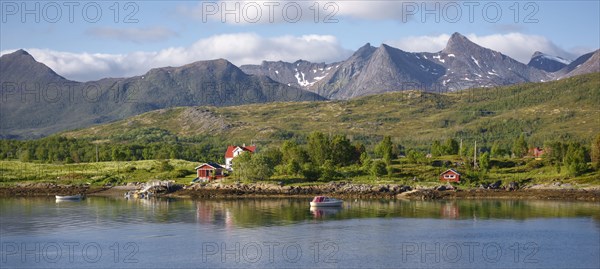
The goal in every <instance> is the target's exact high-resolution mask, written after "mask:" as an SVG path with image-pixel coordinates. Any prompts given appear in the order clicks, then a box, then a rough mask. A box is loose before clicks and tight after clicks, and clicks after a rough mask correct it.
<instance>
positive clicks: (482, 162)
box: [479, 152, 490, 171]
mask: <svg viewBox="0 0 600 269" xmlns="http://www.w3.org/2000/svg"><path fill="white" fill-rule="evenodd" d="M479 167H481V169H483V170H484V171H487V170H489V169H490V154H489V153H488V152H484V153H483V154H481V157H479Z"/></svg>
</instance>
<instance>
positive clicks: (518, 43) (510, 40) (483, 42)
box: [388, 33, 579, 63]
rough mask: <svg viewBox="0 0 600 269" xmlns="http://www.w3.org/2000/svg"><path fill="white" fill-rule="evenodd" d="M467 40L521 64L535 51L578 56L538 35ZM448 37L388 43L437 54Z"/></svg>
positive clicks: (572, 56) (505, 35) (425, 37)
mask: <svg viewBox="0 0 600 269" xmlns="http://www.w3.org/2000/svg"><path fill="white" fill-rule="evenodd" d="M465 36H466V37H467V38H468V39H469V40H471V41H473V42H474V43H476V44H479V45H480V46H482V47H486V48H490V49H493V50H495V51H499V52H502V53H503V54H506V55H508V56H510V57H511V58H513V59H515V60H518V61H520V62H522V63H528V62H529V60H530V58H531V56H532V55H533V53H534V52H535V51H541V52H544V53H547V54H550V55H555V56H560V57H563V58H566V59H575V58H576V57H577V56H579V53H577V52H576V51H572V52H571V51H567V50H565V49H562V48H560V47H559V46H557V45H556V44H554V43H553V42H552V41H550V40H549V39H547V38H545V37H543V36H539V35H528V34H522V33H507V34H493V35H476V34H468V35H465ZM449 38H450V35H448V34H441V35H437V36H411V37H405V38H402V39H400V40H393V41H389V42H388V43H389V44H390V45H392V46H395V47H397V48H399V49H402V50H406V51H412V52H424V51H425V52H437V51H440V50H442V49H443V48H444V47H445V46H446V43H447V42H448V39H449Z"/></svg>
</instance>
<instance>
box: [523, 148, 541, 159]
mask: <svg viewBox="0 0 600 269" xmlns="http://www.w3.org/2000/svg"><path fill="white" fill-rule="evenodd" d="M544 153H545V152H544V150H543V149H541V148H539V147H535V148H530V149H529V151H528V152H527V154H528V155H529V156H531V157H533V158H536V159H538V158H541V157H542V155H544Z"/></svg>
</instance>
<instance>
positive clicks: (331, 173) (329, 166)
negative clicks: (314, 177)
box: [320, 160, 336, 181]
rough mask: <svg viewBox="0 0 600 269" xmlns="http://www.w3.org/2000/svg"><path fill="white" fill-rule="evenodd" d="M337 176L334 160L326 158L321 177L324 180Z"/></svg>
mask: <svg viewBox="0 0 600 269" xmlns="http://www.w3.org/2000/svg"><path fill="white" fill-rule="evenodd" d="M335 177H336V172H335V168H334V167H333V162H332V161H331V160H326V161H325V163H323V165H321V177H320V179H321V180H322V181H331V180H333V179H334V178H335Z"/></svg>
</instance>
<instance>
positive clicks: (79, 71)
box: [0, 33, 352, 81]
mask: <svg viewBox="0 0 600 269" xmlns="http://www.w3.org/2000/svg"><path fill="white" fill-rule="evenodd" d="M26 50H27V51H28V52H29V53H30V54H31V55H32V56H33V57H34V58H35V59H36V60H37V61H39V62H42V63H44V64H46V65H47V66H49V67H50V68H52V69H53V70H54V71H56V72H57V73H58V74H60V75H62V76H64V77H66V78H68V79H73V80H78V81H87V80H95V79H100V78H104V77H128V76H134V75H141V74H144V73H145V72H147V71H148V70H149V69H151V68H156V67H164V66H181V65H185V64H188V63H191V62H195V61H201V60H212V59H218V58H223V59H227V60H229V61H230V62H232V63H234V64H236V65H238V66H239V65H243V64H259V63H261V62H262V61H263V60H271V61H279V60H282V61H290V62H293V61H296V60H298V59H304V60H308V61H313V62H332V61H338V60H342V59H345V58H346V57H348V56H349V55H350V54H351V53H352V52H351V51H348V50H345V49H343V48H342V47H341V46H340V44H339V42H338V40H337V38H336V37H334V36H329V35H304V36H291V35H286V36H278V37H269V38H267V37H262V36H259V35H257V34H253V33H238V34H224V35H215V36H211V37H208V38H205V39H200V40H198V41H196V42H195V43H193V44H192V45H190V46H188V47H170V48H166V49H162V50H160V51H154V52H143V51H138V52H131V53H127V54H100V53H71V52H62V51H54V50H48V49H37V48H32V49H26ZM13 51H14V50H12V51H1V52H0V55H1V54H6V53H10V52H13Z"/></svg>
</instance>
